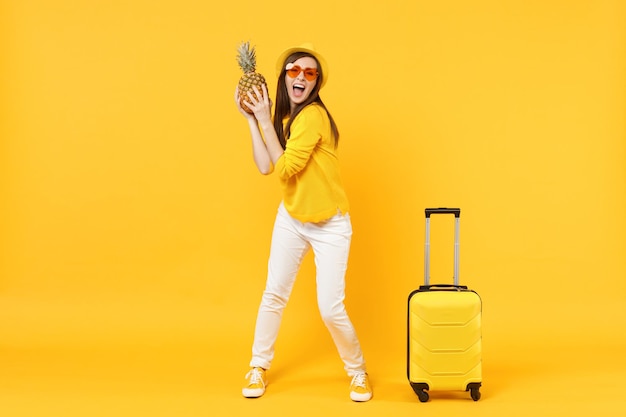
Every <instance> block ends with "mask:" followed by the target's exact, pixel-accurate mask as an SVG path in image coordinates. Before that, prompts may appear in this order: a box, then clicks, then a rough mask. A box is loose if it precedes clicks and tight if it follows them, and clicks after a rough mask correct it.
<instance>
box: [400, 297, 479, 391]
mask: <svg viewBox="0 0 626 417" xmlns="http://www.w3.org/2000/svg"><path fill="white" fill-rule="evenodd" d="M408 311H409V317H408V333H409V340H408V366H407V368H408V369H407V373H408V378H409V382H411V383H425V384H428V387H429V389H431V390H463V391H465V390H467V387H468V384H470V383H480V382H481V381H482V359H481V358H482V341H481V339H482V336H481V315H482V313H481V311H482V303H481V300H480V296H479V295H478V294H477V293H476V292H474V291H471V290H466V289H465V290H461V289H454V290H421V289H420V290H416V291H413V292H412V293H411V294H410V295H409V306H408Z"/></svg>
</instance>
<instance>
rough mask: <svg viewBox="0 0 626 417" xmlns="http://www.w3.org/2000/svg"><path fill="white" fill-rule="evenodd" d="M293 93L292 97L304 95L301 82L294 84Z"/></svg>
mask: <svg viewBox="0 0 626 417" xmlns="http://www.w3.org/2000/svg"><path fill="white" fill-rule="evenodd" d="M293 95H294V97H302V96H303V95H304V86H303V85H302V84H294V85H293Z"/></svg>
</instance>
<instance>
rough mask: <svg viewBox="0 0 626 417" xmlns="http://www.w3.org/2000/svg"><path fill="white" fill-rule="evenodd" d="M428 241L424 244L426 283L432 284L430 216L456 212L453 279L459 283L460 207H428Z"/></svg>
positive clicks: (426, 212) (426, 210)
mask: <svg viewBox="0 0 626 417" xmlns="http://www.w3.org/2000/svg"><path fill="white" fill-rule="evenodd" d="M424 212H425V214H426V242H425V246H424V285H426V286H427V285H429V284H430V216H431V215H432V214H454V273H453V275H452V280H453V282H454V285H457V286H458V285H459V229H460V226H459V224H460V221H461V209H460V208H448V207H438V208H426V209H425V210H424Z"/></svg>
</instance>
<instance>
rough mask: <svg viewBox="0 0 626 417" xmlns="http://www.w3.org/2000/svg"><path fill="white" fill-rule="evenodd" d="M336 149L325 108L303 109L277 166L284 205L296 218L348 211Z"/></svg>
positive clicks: (326, 216)
mask: <svg viewBox="0 0 626 417" xmlns="http://www.w3.org/2000/svg"><path fill="white" fill-rule="evenodd" d="M285 122H286V120H285ZM336 151H337V150H336V149H335V146H334V141H333V139H332V131H331V128H330V120H329V119H328V115H327V114H326V111H325V110H324V109H323V108H322V107H321V106H319V105H317V104H311V105H309V106H307V107H306V108H304V109H303V110H302V111H301V112H300V114H299V115H298V116H296V118H295V119H294V121H293V123H292V124H291V135H290V137H289V139H288V140H287V146H286V149H285V152H284V153H283V155H281V157H280V158H279V159H278V160H277V161H276V166H275V167H274V170H275V171H276V172H277V174H278V177H279V179H280V182H281V185H282V189H283V203H284V205H285V208H286V209H287V211H288V212H289V214H291V216H292V217H294V218H295V219H297V220H300V221H301V222H313V223H317V222H320V221H323V220H327V219H329V218H331V217H333V216H334V215H336V214H337V213H338V211H339V212H341V213H342V214H345V213H346V212H347V211H348V210H349V204H348V198H347V196H346V193H345V191H344V188H343V183H342V181H341V175H340V173H339V161H338V159H337V153H336Z"/></svg>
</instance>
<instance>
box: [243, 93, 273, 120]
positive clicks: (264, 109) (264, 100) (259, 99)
mask: <svg viewBox="0 0 626 417" xmlns="http://www.w3.org/2000/svg"><path fill="white" fill-rule="evenodd" d="M252 89H253V90H254V93H255V94H256V97H255V96H254V94H252V93H250V92H249V93H248V98H250V103H248V108H249V109H250V110H252V111H253V112H254V117H256V119H257V121H258V122H259V123H263V122H270V123H271V121H272V114H271V113H272V100H270V98H269V95H268V94H267V86H266V85H265V84H263V85H261V89H262V90H263V91H259V89H258V88H257V86H253V87H252Z"/></svg>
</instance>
